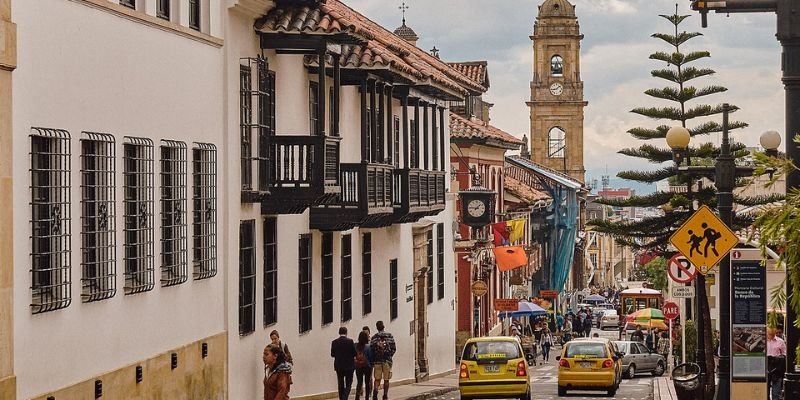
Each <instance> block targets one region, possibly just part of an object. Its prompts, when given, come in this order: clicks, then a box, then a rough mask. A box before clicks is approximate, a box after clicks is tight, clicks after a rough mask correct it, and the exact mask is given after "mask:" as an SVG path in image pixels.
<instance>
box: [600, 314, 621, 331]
mask: <svg viewBox="0 0 800 400" xmlns="http://www.w3.org/2000/svg"><path fill="white" fill-rule="evenodd" d="M597 327H598V328H599V329H600V330H603V329H605V328H608V327H611V328H613V329H617V328H618V327H619V315H617V310H603V312H602V313H601V314H600V316H599V318H597Z"/></svg>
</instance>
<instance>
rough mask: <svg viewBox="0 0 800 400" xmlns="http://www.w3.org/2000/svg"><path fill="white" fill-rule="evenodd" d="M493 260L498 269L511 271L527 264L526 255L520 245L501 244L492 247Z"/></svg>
mask: <svg viewBox="0 0 800 400" xmlns="http://www.w3.org/2000/svg"><path fill="white" fill-rule="evenodd" d="M492 251H493V252H494V261H495V263H496V264H497V269H499V270H500V271H503V272H505V271H511V270H513V269H517V268H519V267H524V266H526V265H528V255H527V254H526V253H525V248H523V247H522V246H503V247H495V248H494V249H492Z"/></svg>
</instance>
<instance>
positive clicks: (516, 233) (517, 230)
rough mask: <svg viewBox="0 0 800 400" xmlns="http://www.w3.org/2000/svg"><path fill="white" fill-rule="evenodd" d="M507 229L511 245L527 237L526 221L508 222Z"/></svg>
mask: <svg viewBox="0 0 800 400" xmlns="http://www.w3.org/2000/svg"><path fill="white" fill-rule="evenodd" d="M506 229H507V230H508V233H509V235H508V241H509V242H510V243H514V242H516V241H517V240H520V239H522V237H523V236H525V220H524V219H512V220H510V221H506Z"/></svg>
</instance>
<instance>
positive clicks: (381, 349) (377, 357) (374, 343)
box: [369, 321, 397, 400]
mask: <svg viewBox="0 0 800 400" xmlns="http://www.w3.org/2000/svg"><path fill="white" fill-rule="evenodd" d="M375 328H377V329H378V332H377V333H376V334H375V335H373V336H372V339H371V340H370V342H369V345H370V349H371V351H372V359H373V362H372V368H373V374H374V376H375V385H374V388H375V391H374V392H372V400H378V389H380V387H381V386H380V385H381V379H382V380H383V400H388V399H389V379H391V378H392V356H394V353H395V351H397V347H396V345H395V342H394V336H392V334H391V333H389V332H385V331H384V330H383V329H384V325H383V321H378V322H377V323H376V324H375Z"/></svg>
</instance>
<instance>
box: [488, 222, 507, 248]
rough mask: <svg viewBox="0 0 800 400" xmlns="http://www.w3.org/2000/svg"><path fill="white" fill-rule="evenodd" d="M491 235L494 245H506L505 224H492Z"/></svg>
mask: <svg viewBox="0 0 800 400" xmlns="http://www.w3.org/2000/svg"><path fill="white" fill-rule="evenodd" d="M492 234H493V235H494V245H495V246H503V245H506V244H508V229H507V228H506V223H505V222H498V223H496V224H492Z"/></svg>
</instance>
